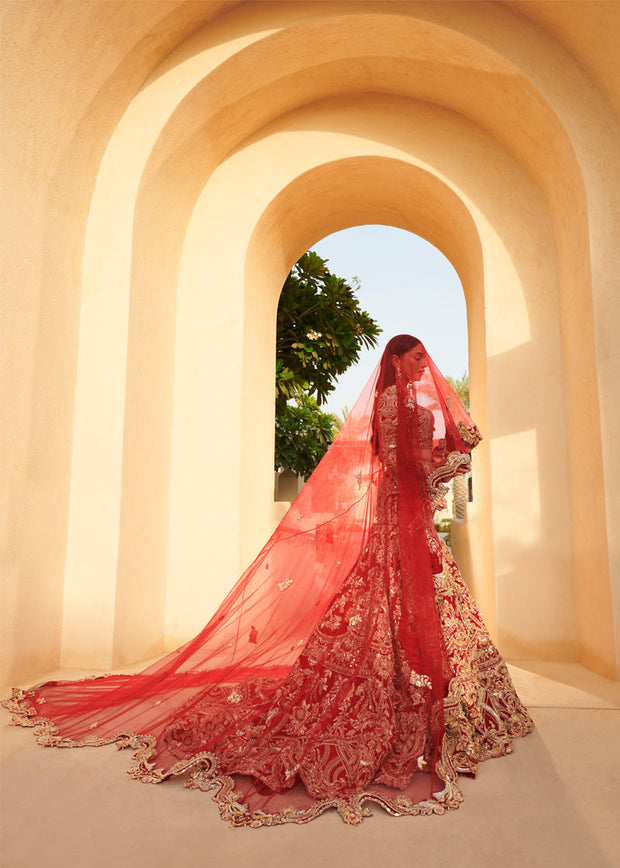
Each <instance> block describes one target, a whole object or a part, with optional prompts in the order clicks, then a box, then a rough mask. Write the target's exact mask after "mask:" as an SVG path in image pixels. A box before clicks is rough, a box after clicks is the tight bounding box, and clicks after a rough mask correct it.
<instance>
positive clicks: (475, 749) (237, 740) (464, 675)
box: [5, 385, 533, 827]
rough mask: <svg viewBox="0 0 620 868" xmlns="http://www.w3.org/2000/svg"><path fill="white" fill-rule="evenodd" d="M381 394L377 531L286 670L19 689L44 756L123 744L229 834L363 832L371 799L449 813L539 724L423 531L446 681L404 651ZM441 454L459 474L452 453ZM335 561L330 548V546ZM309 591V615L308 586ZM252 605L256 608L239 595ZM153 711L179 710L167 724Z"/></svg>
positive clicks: (247, 669)
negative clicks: (176, 781)
mask: <svg viewBox="0 0 620 868" xmlns="http://www.w3.org/2000/svg"><path fill="white" fill-rule="evenodd" d="M378 394H379V401H378V402H377V406H376V413H375V415H376V416H377V417H378V423H377V424H378V427H379V429H380V431H381V447H380V456H379V458H380V461H381V474H380V479H379V481H378V482H377V484H376V486H375V495H376V505H375V508H374V510H373V512H372V522H371V526H370V528H369V530H368V533H367V534H366V536H365V537H364V545H363V548H362V550H361V553H360V554H359V555H358V557H357V558H356V559H355V560H354V561H353V563H352V566H350V568H348V569H347V572H346V576H345V577H344V578H343V580H342V581H341V582H340V583H339V585H338V587H337V589H336V591H335V593H331V594H330V597H329V602H328V604H327V605H326V606H323V611H322V612H319V614H318V618H317V619H316V623H315V624H314V625H313V626H312V629H309V628H308V627H306V630H307V633H308V635H307V636H306V637H305V638H304V637H303V636H302V638H301V639H297V638H296V637H297V636H298V635H299V634H298V632H297V633H296V632H295V630H294V629H292V628H290V629H289V634H287V635H288V641H289V642H290V643H291V645H290V652H291V654H292V656H291V657H290V659H289V661H288V662H286V664H285V663H282V664H281V665H280V666H278V665H275V664H276V663H277V660H278V657H277V655H276V657H275V658H274V660H275V663H274V660H272V661H271V665H269V666H267V665H262V666H258V665H256V663H255V664H254V665H251V666H250V665H248V664H245V666H239V665H238V666H237V667H236V668H235V667H232V666H230V665H229V666H228V668H227V667H225V666H222V665H221V661H220V664H219V665H217V666H215V665H212V666H211V669H210V670H209V672H211V673H212V672H217V673H218V674H217V677H213V676H212V675H208V674H207V675H206V676H205V672H204V671H202V672H200V673H198V674H197V673H196V672H195V671H193V669H192V667H191V666H185V667H184V668H183V667H179V666H178V665H176V666H174V667H171V666H168V669H167V670H166V672H165V673H164V674H163V676H162V670H159V671H157V672H156V675H155V676H153V677H151V676H149V672H150V670H147V672H146V674H143V675H142V676H140V675H138V676H108V677H105V678H97V679H94V680H93V681H90V682H84V681H81V682H65V683H63V682H58V683H55V682H49V683H47V684H44V685H39V686H37V687H34V688H32V689H30V690H14V691H13V697H12V698H11V699H10V700H8V701H7V702H6V703H5V704H6V705H7V707H9V709H10V710H11V711H12V712H13V714H14V720H15V722H16V723H18V724H20V725H25V726H36V727H37V740H38V741H39V743H41V744H43V745H55V746H59V747H73V746H82V745H101V744H107V743H111V742H115V743H116V744H117V745H118V746H119V747H122V748H132V749H133V750H134V751H135V755H134V762H133V765H132V767H131V769H130V772H129V773H130V775H131V776H132V777H133V778H137V779H138V780H141V781H143V782H150V783H159V782H161V781H162V780H165V779H166V778H168V777H170V776H173V775H184V776H186V778H187V780H186V785H187V786H188V787H190V788H195V789H200V790H204V791H209V792H210V793H211V794H212V796H213V798H214V800H215V801H216V802H217V804H218V806H219V811H220V815H221V817H222V818H223V819H225V820H228V821H229V822H230V823H232V824H233V825H235V826H241V825H249V826H252V827H257V826H262V825H275V824H281V823H289V822H294V823H305V822H308V821H310V820H312V819H314V818H315V817H317V816H318V815H320V814H321V813H322V812H323V811H325V810H326V809H328V808H335V809H337V811H338V813H339V814H340V815H341V817H342V818H343V819H344V820H345V821H346V822H347V823H351V824H357V823H359V822H361V820H362V819H363V817H365V816H367V815H369V814H370V810H369V807H368V805H369V803H373V802H374V803H376V804H378V805H380V806H382V807H383V808H384V809H385V810H387V811H388V812H389V813H391V814H394V815H397V816H401V815H416V814H429V813H443V812H444V811H446V810H449V809H454V808H457V807H458V805H459V803H460V802H461V801H462V796H461V792H460V790H459V787H458V783H457V780H458V776H459V775H461V774H475V772H476V769H477V766H478V763H479V762H481V761H482V760H485V759H488V758H491V757H497V756H501V755H504V754H507V753H510V752H511V751H512V743H513V740H514V739H515V738H518V737H520V736H523V735H525V734H526V733H528V732H530V731H531V730H532V728H533V724H532V721H531V719H530V717H529V715H528V712H527V710H526V709H525V707H524V706H523V705H522V703H521V702H520V700H519V698H518V696H517V694H516V692H515V690H514V687H513V685H512V682H511V679H510V676H509V673H508V671H507V668H506V665H505V663H504V661H503V660H502V657H501V656H500V654H499V652H498V650H497V648H496V647H495V645H494V644H493V642H492V640H491V637H490V636H489V633H488V631H487V629H486V627H485V625H484V623H483V621H482V619H481V617H480V615H479V613H478V610H477V608H476V606H475V604H474V602H473V600H472V597H471V595H470V593H469V591H468V590H467V588H466V586H465V584H464V582H463V580H462V578H461V576H460V573H459V570H458V568H457V566H456V564H455V562H454V560H453V558H452V556H451V553H450V551H449V550H448V548H447V547H446V546H445V545H444V544H443V543H441V542H440V541H439V540H438V538H437V536H436V535H433V534H432V533H430V532H429V531H428V528H427V527H425V528H424V533H425V537H426V539H427V543H428V550H429V551H430V554H431V557H432V558H433V564H435V566H434V568H433V573H434V574H433V575H432V589H431V591H430V593H431V595H433V609H434V612H435V613H436V614H437V615H438V624H439V625H440V627H439V628H438V630H437V633H438V635H437V643H436V645H437V649H438V657H437V661H438V662H437V665H438V667H439V674H433V672H434V670H433V669H432V664H430V663H428V662H426V658H425V656H424V651H423V650H422V651H420V650H419V645H418V646H416V645H415V643H412V640H411V635H413V636H414V638H415V637H417V638H418V639H419V636H420V635H423V633H422V634H420V631H419V628H418V627H415V629H414V631H413V633H412V634H411V635H409V634H408V633H407V630H408V629H410V631H411V628H410V627H409V628H408V627H406V625H405V621H406V619H407V618H409V624H410V625H411V623H413V621H412V617H413V616H412V617H410V610H411V611H413V612H414V615H415V617H416V618H418V620H419V618H420V617H421V615H420V612H421V611H422V609H421V608H420V607H421V606H422V605H423V603H422V602H420V595H419V594H418V596H417V597H416V599H415V600H413V602H412V601H411V600H408V599H407V594H406V590H405V591H404V590H403V588H404V581H405V580H404V578H403V576H404V574H405V572H406V570H405V567H404V553H403V536H402V516H403V506H402V503H401V497H400V496H399V485H400V484H401V483H402V478H401V477H402V468H401V469H399V467H400V466H399V465H398V464H397V455H398V430H397V428H398V425H397V422H398V396H397V388H396V386H395V385H391V386H389V387H384V388H383V389H381V390H380V393H379V392H378ZM419 395H420V392H419V390H418V397H419ZM408 400H409V408H410V410H411V408H413V410H412V412H413V415H414V417H415V424H416V430H417V431H418V432H419V439H420V442H421V444H422V446H423V447H428V448H429V449H432V448H433V431H434V429H435V428H436V427H437V425H436V422H437V419H436V416H437V414H436V413H435V414H433V412H432V411H431V410H429V409H428V408H425V407H423V406H421V404H420V403H419V401H418V402H415V401H414V402H412V401H411V399H408ZM407 412H409V410H408V411H407ZM401 427H402V422H401ZM409 433H410V432H409ZM442 433H444V434H445V432H442ZM461 433H463V429H462V428H461ZM435 439H436V438H435ZM465 439H466V440H467V438H465ZM444 440H445V436H444ZM443 445H445V444H443ZM470 445H471V442H470ZM442 448H443V446H442ZM429 454H430V453H429ZM451 455H452V458H451V459H450V460H452V462H453V463H454V461H455V460H456V463H458V453H456V452H452V453H451ZM418 463H419V462H418ZM448 463H449V461H447V460H446V457H445V455H444V457H443V459H442V461H441V462H436V465H437V467H438V468H439V472H438V474H436V478H435V479H433V470H432V465H431V464H428V466H427V467H426V468H425V477H426V480H425V481H426V484H427V485H428V486H429V488H428V490H429V491H430V501H432V500H433V498H434V497H435V498H436V497H437V495H438V492H439V494H440V493H441V483H440V482H439V479H440V478H442V477H443V478H445V476H446V475H448V474H447V473H446V471H445V467H446V465H447V464H448ZM429 479H430V483H429ZM360 488H361V486H360ZM296 508H297V507H296V506H295V505H294V507H293V512H295V509H296ZM299 515H300V513H297V516H299ZM317 527H318V528H319V530H321V529H322V533H323V535H324V534H325V533H330V532H331V531H332V530H333V528H331V527H330V523H329V522H326V523H324V524H323V525H318V526H317ZM326 528H327V529H326ZM313 533H314V535H315V537H316V535H317V530H316V528H315V529H314V531H313ZM332 543H334V541H333V540H332ZM332 548H333V545H332ZM341 548H342V546H339V545H338V541H337V540H336V541H335V550H336V551H338V550H340V549H341ZM270 551H271V555H270V557H273V549H271V550H270ZM319 553H320V552H319ZM315 559H316V548H315ZM265 563H266V564H267V568H269V564H268V563H267V561H266V562H265ZM291 569H293V568H292V567H291ZM278 578H280V581H278V582H277V587H276V594H277V595H278V598H279V599H284V598H285V597H286V594H287V593H292V592H293V588H294V583H295V580H296V576H295V575H294V569H293V571H292V572H291V574H290V575H286V576H283V575H282V576H278ZM414 587H415V585H414ZM304 593H305V594H306V597H307V599H308V600H309V601H310V603H309V605H312V597H311V594H310V585H308V587H307V588H306V591H305V592H304ZM244 594H245V597H244V599H249V598H250V597H251V594H248V591H247V588H246V589H245V591H244ZM258 598H259V599H260V600H263V598H264V593H262V594H259V595H258ZM412 606H413V609H412ZM416 606H417V607H418V608H416ZM267 608H269V607H267ZM272 608H273V606H272ZM224 609H225V606H224V607H222V610H220V615H218V616H217V617H219V618H220V619H221V620H225V618H224V614H225V612H224V613H223V614H222V612H223V610H224ZM263 609H264V607H263V608H261V609H260V611H261V612H262V611H263ZM235 611H236V610H235ZM235 617H237V615H235ZM269 617H270V615H269V612H267V615H265V618H266V619H267V620H265V621H264V622H260V621H259V614H258V609H257V608H255V609H254V612H253V616H252V617H251V618H250V619H249V620H248V621H247V623H244V624H243V627H242V629H243V631H244V632H246V633H247V636H246V640H247V641H246V645H247V647H248V648H249V649H250V652H251V651H252V648H253V647H256V646H258V645H259V644H260V642H259V638H260V637H259V635H258V634H259V629H260V632H261V634H265V633H266V626H265V625H266V624H267V623H268V619H269ZM216 620H217V618H216ZM413 620H415V618H413ZM427 620H428V619H427ZM250 622H252V623H250ZM211 623H213V622H211ZM231 623H232V622H231ZM237 623H238V624H239V623H242V618H241V617H239V618H237ZM261 623H262V624H263V626H260V627H257V626H256V624H261ZM274 635H275V634H274ZM265 641H266V640H265ZM271 641H274V642H275V640H271ZM416 641H417V640H416ZM228 644H229V645H232V644H233V643H232V642H229V643H228ZM263 645H264V643H263ZM296 646H297V647H296ZM188 647H190V651H189V652H188V651H187V648H188ZM416 648H418V650H417V651H416ZM412 649H413V650H412ZM250 652H248V653H250ZM184 653H185V654H190V655H191V653H195V652H193V651H192V650H191V643H190V645H189V646H186V648H185V649H179V652H177V658H179V657H183V654H184ZM217 653H221V652H220V651H218V652H217ZM261 653H264V651H263V652H261ZM173 656H174V655H173ZM216 658H217V655H216V657H215V658H213V659H216ZM189 659H190V660H191V656H190V658H189ZM217 659H219V658H217ZM248 659H250V658H248ZM212 663H213V661H212ZM179 673H181V674H179ZM145 675H146V677H145ZM181 675H182V677H181ZM141 677H142V681H141V682H140V681H136V679H140V678H141ZM205 679H206V680H205ZM437 683H440V685H441V687H440V692H439V694H437V690H435V691H434V690H433V688H434V687H435V686H436V684H437ZM437 695H439V704H438V703H437V701H436V700H434V699H433V697H436V696H437ZM76 697H77V698H78V699H79V701H78V700H76ZM162 702H163V703H164V705H166V704H167V705H168V706H169V707H170V708H171V709H172V711H170V712H169V713H166V714H162V713H161V710H160V707H161V704H162ZM76 703H77V704H76ZM48 708H50V709H51V713H50V714H48V712H47V709H48ZM119 708H120V709H121V710H122V712H121V713H119V712H118V709H119ZM439 718H441V719H440V720H439ZM437 732H440V735H439V736H438V735H437Z"/></svg>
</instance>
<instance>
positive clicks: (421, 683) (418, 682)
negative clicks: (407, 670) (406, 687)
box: [409, 669, 433, 690]
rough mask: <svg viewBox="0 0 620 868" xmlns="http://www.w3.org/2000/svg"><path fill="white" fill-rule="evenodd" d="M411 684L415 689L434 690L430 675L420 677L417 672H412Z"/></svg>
mask: <svg viewBox="0 0 620 868" xmlns="http://www.w3.org/2000/svg"><path fill="white" fill-rule="evenodd" d="M409 683H410V684H413V686H414V687H428V689H429V690H430V689H431V688H432V686H433V685H432V684H431V679H430V678H429V677H428V675H420V674H418V673H417V672H414V671H413V669H412V670H411V675H410V676H409Z"/></svg>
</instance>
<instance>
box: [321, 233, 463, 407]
mask: <svg viewBox="0 0 620 868" xmlns="http://www.w3.org/2000/svg"><path fill="white" fill-rule="evenodd" d="M312 249H313V250H316V252H317V253H318V254H319V256H321V257H323V259H328V260H329V264H328V267H329V269H330V271H332V272H333V273H334V274H337V275H338V277H344V278H348V279H351V278H352V277H359V279H360V281H361V288H360V290H359V292H358V293H357V296H358V298H359V300H360V304H361V306H362V308H363V309H364V310H367V311H368V313H369V314H370V315H371V316H372V317H373V318H374V319H376V320H377V322H378V323H379V325H380V326H381V328H382V329H383V332H382V334H381V335H380V338H379V346H378V347H377V349H375V350H364V351H362V354H361V356H360V360H359V362H358V364H357V365H355V366H354V367H352V368H349V370H348V371H346V372H345V373H344V374H343V375H342V376H341V377H340V379H339V381H338V385H337V387H336V390H335V391H334V392H333V393H332V395H331V397H330V399H329V401H328V402H327V404H326V405H325V407H324V409H326V410H327V411H328V412H333V413H340V411H341V410H342V408H343V407H345V406H347V407H349V408H351V407H352V406H353V404H354V403H355V399H356V398H357V396H358V395H359V393H360V392H361V390H362V388H363V387H364V384H365V383H366V381H367V380H368V377H369V376H370V374H371V373H372V371H373V369H374V366H375V365H376V363H377V362H378V360H379V357H380V356H381V353H382V351H383V347H384V346H385V344H386V343H387V341H388V340H389V339H390V338H391V337H392V336H393V335H396V334H401V333H403V332H405V333H407V334H413V335H415V336H416V337H418V338H420V340H421V341H423V343H424V344H425V345H426V348H427V349H428V351H429V353H430V354H431V356H432V357H433V359H434V361H435V362H436V364H437V365H438V366H439V368H440V369H441V371H442V372H443V373H444V374H445V375H446V376H452V377H460V376H461V375H462V374H463V372H464V371H466V370H467V319H466V311H465V298H464V296H463V288H462V286H461V282H460V280H459V278H458V275H457V273H456V271H455V270H454V268H453V267H452V265H451V264H450V262H449V261H448V260H447V259H446V257H445V256H444V255H443V254H442V253H440V252H439V250H437V248H436V247H433V245H432V244H429V243H428V241H425V240H424V239H423V238H420V237H419V236H417V235H413V234H412V233H410V232H405V231H404V230H402V229H394V228H393V227H391V226H357V227H353V228H351V229H345V230H343V231H342V232H336V233H334V234H333V235H328V236H327V237H326V238H324V239H323V240H322V241H320V242H319V243H318V244H315V245H314V246H313V248H312Z"/></svg>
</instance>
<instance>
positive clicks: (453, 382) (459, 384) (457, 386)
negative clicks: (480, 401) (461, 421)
mask: <svg viewBox="0 0 620 868" xmlns="http://www.w3.org/2000/svg"><path fill="white" fill-rule="evenodd" d="M446 380H447V381H448V383H449V384H450V386H451V387H452V389H454V392H455V394H456V397H457V398H458V399H459V401H460V402H461V404H463V406H464V407H465V409H466V410H467V412H468V413H469V374H468V373H467V371H465V373H464V374H463V376H462V377H458V378H457V379H455V378H454V377H446Z"/></svg>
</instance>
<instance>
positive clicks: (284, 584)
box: [278, 576, 293, 591]
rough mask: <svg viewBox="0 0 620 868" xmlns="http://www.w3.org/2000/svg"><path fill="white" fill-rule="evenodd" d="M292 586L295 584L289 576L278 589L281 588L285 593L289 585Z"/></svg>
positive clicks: (280, 583) (279, 583)
mask: <svg viewBox="0 0 620 868" xmlns="http://www.w3.org/2000/svg"><path fill="white" fill-rule="evenodd" d="M292 584H293V580H292V579H291V577H290V576H287V578H286V579H284V581H283V582H278V588H279V589H280V590H281V591H285V590H286V589H287V588H288V586H289V585H292Z"/></svg>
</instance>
